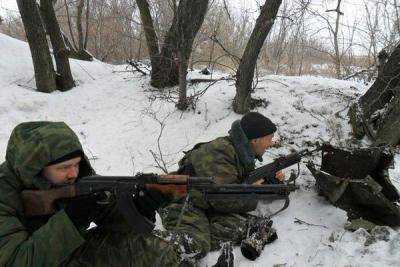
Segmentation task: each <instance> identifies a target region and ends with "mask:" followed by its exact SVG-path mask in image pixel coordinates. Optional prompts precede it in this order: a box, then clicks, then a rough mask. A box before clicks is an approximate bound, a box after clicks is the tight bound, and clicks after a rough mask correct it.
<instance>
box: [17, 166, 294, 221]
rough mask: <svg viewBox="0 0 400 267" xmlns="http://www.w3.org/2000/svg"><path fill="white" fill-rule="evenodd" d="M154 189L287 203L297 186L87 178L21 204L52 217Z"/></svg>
mask: <svg viewBox="0 0 400 267" xmlns="http://www.w3.org/2000/svg"><path fill="white" fill-rule="evenodd" d="M144 188H146V189H153V190H158V191H160V192H162V193H163V194H167V195H171V196H175V197H185V196H187V195H188V194H189V195H190V192H189V191H190V190H191V189H196V190H198V191H200V192H202V194H203V198H204V199H205V200H217V199H223V200H227V199H230V200H240V199H286V200H288V199H289V198H288V196H289V194H290V192H291V191H294V190H295V189H297V187H296V186H295V185H284V184H272V185H249V184H225V185H217V184H215V181H214V178H212V177H190V176H187V175H157V174H142V173H141V174H138V175H135V176H87V177H82V178H80V179H78V180H77V181H76V182H75V183H74V184H67V185H61V186H58V187H57V188H53V189H49V190H24V191H22V201H23V206H24V215H25V216H26V217H32V216H41V215H49V214H53V213H55V212H56V202H57V201H58V200H61V199H72V198H76V197H79V196H85V195H90V194H96V193H100V192H110V193H112V194H117V193H118V191H119V190H129V192H131V193H132V194H135V193H137V192H140V189H144Z"/></svg>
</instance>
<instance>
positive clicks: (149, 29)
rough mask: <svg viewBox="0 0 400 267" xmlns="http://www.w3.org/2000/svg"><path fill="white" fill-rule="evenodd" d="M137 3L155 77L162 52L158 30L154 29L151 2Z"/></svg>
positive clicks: (145, 0)
mask: <svg viewBox="0 0 400 267" xmlns="http://www.w3.org/2000/svg"><path fill="white" fill-rule="evenodd" d="M136 3H137V5H138V8H139V13H140V20H141V21H142V26H143V30H144V35H145V37H146V43H147V49H148V52H149V56H150V62H151V75H152V79H153V75H154V73H158V68H159V65H158V61H159V53H160V52H159V48H158V38H157V34H156V31H155V30H154V24H153V19H152V17H151V13H150V7H149V3H148V2H147V0H136Z"/></svg>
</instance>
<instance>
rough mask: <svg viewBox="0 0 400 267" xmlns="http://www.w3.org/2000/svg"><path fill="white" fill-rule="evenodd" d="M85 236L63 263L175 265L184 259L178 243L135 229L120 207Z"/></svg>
mask: <svg viewBox="0 0 400 267" xmlns="http://www.w3.org/2000/svg"><path fill="white" fill-rule="evenodd" d="M85 239H86V242H85V243H84V244H83V245H82V246H81V247H79V248H78V249H77V250H76V251H75V252H74V253H73V255H71V256H69V257H68V259H66V260H65V262H64V263H63V264H62V266H85V267H86V266H96V267H97V266H107V267H108V266H110V267H114V266H115V267H117V266H118V267H120V266H135V267H164V266H168V267H175V266H179V264H180V262H181V257H180V251H179V246H176V245H174V244H172V243H171V242H168V241H166V240H164V239H162V238H160V237H158V236H156V235H153V234H138V233H135V232H133V231H132V229H131V227H130V226H129V225H128V223H127V222H126V220H125V219H124V218H123V216H122V215H121V214H120V213H119V211H118V209H117V208H114V209H113V210H112V211H111V213H110V214H108V215H107V216H106V217H105V219H104V220H103V221H102V222H101V223H100V225H99V226H98V227H97V228H94V229H91V230H89V232H88V233H86V234H85Z"/></svg>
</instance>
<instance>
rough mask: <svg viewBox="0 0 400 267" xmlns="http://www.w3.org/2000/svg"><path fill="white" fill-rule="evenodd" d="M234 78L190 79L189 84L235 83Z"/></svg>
mask: <svg viewBox="0 0 400 267" xmlns="http://www.w3.org/2000/svg"><path fill="white" fill-rule="evenodd" d="M233 80H234V79H233V78H225V77H222V78H219V79H201V78H200V79H189V80H188V82H189V83H190V84H196V83H211V82H219V81H233Z"/></svg>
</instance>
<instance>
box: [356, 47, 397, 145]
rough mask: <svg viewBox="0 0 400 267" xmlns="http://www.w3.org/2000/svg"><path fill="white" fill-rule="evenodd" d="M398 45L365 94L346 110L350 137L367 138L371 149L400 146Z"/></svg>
mask: <svg viewBox="0 0 400 267" xmlns="http://www.w3.org/2000/svg"><path fill="white" fill-rule="evenodd" d="M399 62H400V44H398V45H397V46H396V48H395V49H394V51H393V52H392V53H391V55H390V56H389V58H388V60H387V62H386V63H385V65H384V66H383V67H382V71H381V72H379V74H378V78H377V79H376V80H375V82H374V83H373V85H372V86H371V87H370V88H369V89H368V91H367V92H366V93H365V94H364V95H363V96H362V97H361V98H360V100H359V101H358V103H356V104H354V105H353V106H352V107H351V109H350V110H349V114H348V115H349V117H350V123H351V125H352V128H353V134H354V133H356V134H357V135H356V137H358V138H361V137H363V136H364V135H365V134H367V135H368V136H369V137H370V138H371V139H372V140H373V142H374V145H379V144H383V143H386V144H389V145H397V144H399V143H400V131H399V129H400V128H399V127H400V65H399Z"/></svg>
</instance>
